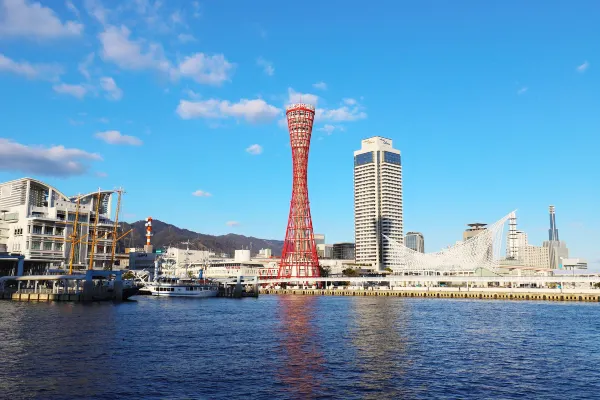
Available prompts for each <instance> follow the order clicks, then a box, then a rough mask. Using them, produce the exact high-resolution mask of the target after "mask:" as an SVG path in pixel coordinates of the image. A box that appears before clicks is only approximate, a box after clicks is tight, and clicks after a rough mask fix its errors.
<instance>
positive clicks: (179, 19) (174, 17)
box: [170, 10, 185, 25]
mask: <svg viewBox="0 0 600 400" xmlns="http://www.w3.org/2000/svg"><path fill="white" fill-rule="evenodd" d="M170 18H171V22H173V23H174V24H181V25H185V22H184V21H183V16H182V15H181V12H180V11H179V10H177V11H174V12H173V13H172V14H171V17H170Z"/></svg>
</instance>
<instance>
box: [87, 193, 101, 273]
mask: <svg viewBox="0 0 600 400" xmlns="http://www.w3.org/2000/svg"><path fill="white" fill-rule="evenodd" d="M99 209H100V188H98V195H97V196H96V215H95V218H94V234H93V235H92V249H91V251H90V265H89V267H88V270H92V269H94V250H96V243H97V241H98V220H99V219H100V218H99V217H100V216H99V215H98V210H99Z"/></svg>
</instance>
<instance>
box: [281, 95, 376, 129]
mask: <svg viewBox="0 0 600 400" xmlns="http://www.w3.org/2000/svg"><path fill="white" fill-rule="evenodd" d="M318 102H319V96H317V95H315V94H310V93H299V92H296V91H295V90H294V89H293V88H288V100H287V103H286V104H293V103H308V104H312V105H314V106H315V107H316V106H317V103H318ZM342 103H343V104H342V105H341V106H340V107H339V108H334V109H326V108H316V110H315V122H317V123H319V122H325V121H331V122H349V121H357V120H359V119H365V118H367V113H366V112H365V111H364V107H363V106H362V105H360V104H359V103H358V101H357V100H355V99H352V98H345V99H343V100H342ZM279 125H280V126H282V127H284V126H286V127H287V122H286V121H285V119H283V120H281V121H280V123H279Z"/></svg>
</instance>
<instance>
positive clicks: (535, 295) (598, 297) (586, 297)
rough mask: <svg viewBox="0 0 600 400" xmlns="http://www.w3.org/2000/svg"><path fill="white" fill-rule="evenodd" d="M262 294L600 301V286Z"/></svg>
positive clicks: (279, 292)
mask: <svg viewBox="0 0 600 400" xmlns="http://www.w3.org/2000/svg"><path fill="white" fill-rule="evenodd" d="M260 293H261V294H267V295H269V294H275V295H305V296H379V297H433V298H447V299H482V300H546V301H583V302H595V303H597V302H600V290H599V291H598V293H597V294H595V293H556V292H547V291H542V290H535V289H534V290H531V291H519V292H506V291H498V292H494V291H485V292H483V291H447V290H443V291H442V290H435V289H430V290H427V291H424V290H402V291H398V290H325V289H323V290H321V289H261V290H260Z"/></svg>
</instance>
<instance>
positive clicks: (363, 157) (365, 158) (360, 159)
mask: <svg viewBox="0 0 600 400" xmlns="http://www.w3.org/2000/svg"><path fill="white" fill-rule="evenodd" d="M372 162H373V152H372V151H371V152H369V153H363V154H359V155H357V156H356V157H354V166H358V165H364V164H368V163H372Z"/></svg>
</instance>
